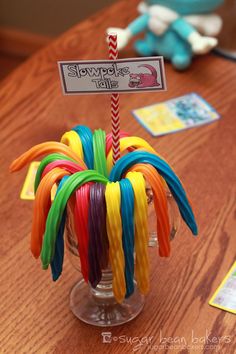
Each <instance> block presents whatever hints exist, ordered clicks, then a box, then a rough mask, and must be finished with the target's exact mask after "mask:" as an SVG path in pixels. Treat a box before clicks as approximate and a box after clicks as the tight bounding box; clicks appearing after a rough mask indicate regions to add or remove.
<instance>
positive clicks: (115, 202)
mask: <svg viewBox="0 0 236 354" xmlns="http://www.w3.org/2000/svg"><path fill="white" fill-rule="evenodd" d="M105 198H106V207H107V219H106V223H107V235H108V240H109V259H110V264H111V269H112V274H113V281H112V287H113V292H114V296H115V298H116V300H117V302H122V301H123V299H124V297H125V294H126V284H125V259H124V252H123V246H122V221H121V215H120V185H119V182H115V183H108V184H107V186H106V192H105Z"/></svg>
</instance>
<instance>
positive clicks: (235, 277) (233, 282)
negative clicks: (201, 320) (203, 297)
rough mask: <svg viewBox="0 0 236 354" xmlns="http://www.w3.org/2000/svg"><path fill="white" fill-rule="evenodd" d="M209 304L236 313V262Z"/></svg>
mask: <svg viewBox="0 0 236 354" xmlns="http://www.w3.org/2000/svg"><path fill="white" fill-rule="evenodd" d="M209 304H210V305H211V306H214V307H218V308H219V309H221V310H225V311H228V312H232V313H234V314H236V262H234V264H233V266H232V267H231V269H230V271H229V272H228V274H227V275H226V277H225V278H224V280H223V282H222V284H221V285H220V286H219V288H218V289H217V290H216V292H215V293H214V295H213V297H212V298H211V300H210V301H209Z"/></svg>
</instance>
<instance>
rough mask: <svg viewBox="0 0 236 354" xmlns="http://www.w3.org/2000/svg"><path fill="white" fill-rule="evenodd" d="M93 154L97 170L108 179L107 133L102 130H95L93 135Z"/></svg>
mask: <svg viewBox="0 0 236 354" xmlns="http://www.w3.org/2000/svg"><path fill="white" fill-rule="evenodd" d="M93 153H94V168H95V170H96V171H97V172H99V173H101V174H102V175H103V176H105V177H108V172H107V160H106V133H105V132H104V130H102V129H98V130H95V131H94V133H93Z"/></svg>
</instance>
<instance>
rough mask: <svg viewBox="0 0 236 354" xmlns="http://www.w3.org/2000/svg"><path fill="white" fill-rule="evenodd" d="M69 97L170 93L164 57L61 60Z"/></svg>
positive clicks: (60, 69) (61, 75)
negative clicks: (93, 94) (101, 94)
mask: <svg viewBox="0 0 236 354" xmlns="http://www.w3.org/2000/svg"><path fill="white" fill-rule="evenodd" d="M58 67H59V73H60V77H61V84H62V89H63V92H64V94H65V95H79V94H85V93H87V94H88V93H91V94H92V93H103V94H104V93H125V92H129V93H132V92H143V91H164V90H166V81H165V70H164V61H163V57H150V58H134V59H118V60H93V61H59V62H58Z"/></svg>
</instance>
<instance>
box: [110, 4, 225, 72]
mask: <svg viewBox="0 0 236 354" xmlns="http://www.w3.org/2000/svg"><path fill="white" fill-rule="evenodd" d="M223 1H224V0H148V1H147V2H146V3H144V2H142V3H140V4H139V6H138V11H139V13H140V16H139V17H137V18H136V19H135V20H134V21H133V22H131V23H130V24H129V25H128V27H127V28H125V29H121V28H114V27H111V28H108V30H107V32H108V33H110V32H116V33H117V37H118V49H123V48H124V47H125V46H126V45H127V44H128V42H129V40H130V39H131V38H132V37H134V36H136V35H137V34H139V33H142V32H145V37H144V39H142V40H137V41H136V42H135V49H136V51H137V52H138V53H139V54H140V55H141V56H150V55H156V54H157V55H163V56H164V57H165V58H166V59H169V60H170V61H171V63H172V64H173V66H174V67H175V68H176V69H179V70H184V69H186V68H187V67H188V66H189V65H190V64H191V61H192V57H193V56H194V55H195V54H205V53H208V52H209V51H210V50H211V49H212V48H214V47H215V46H216V45H217V43H218V41H217V39H216V38H215V36H217V35H218V33H219V32H220V30H221V27H222V20H221V18H220V17H219V16H218V15H216V14H214V13H212V12H213V11H214V10H215V9H216V8H217V7H218V6H219V5H221V4H222V3H223Z"/></svg>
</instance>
